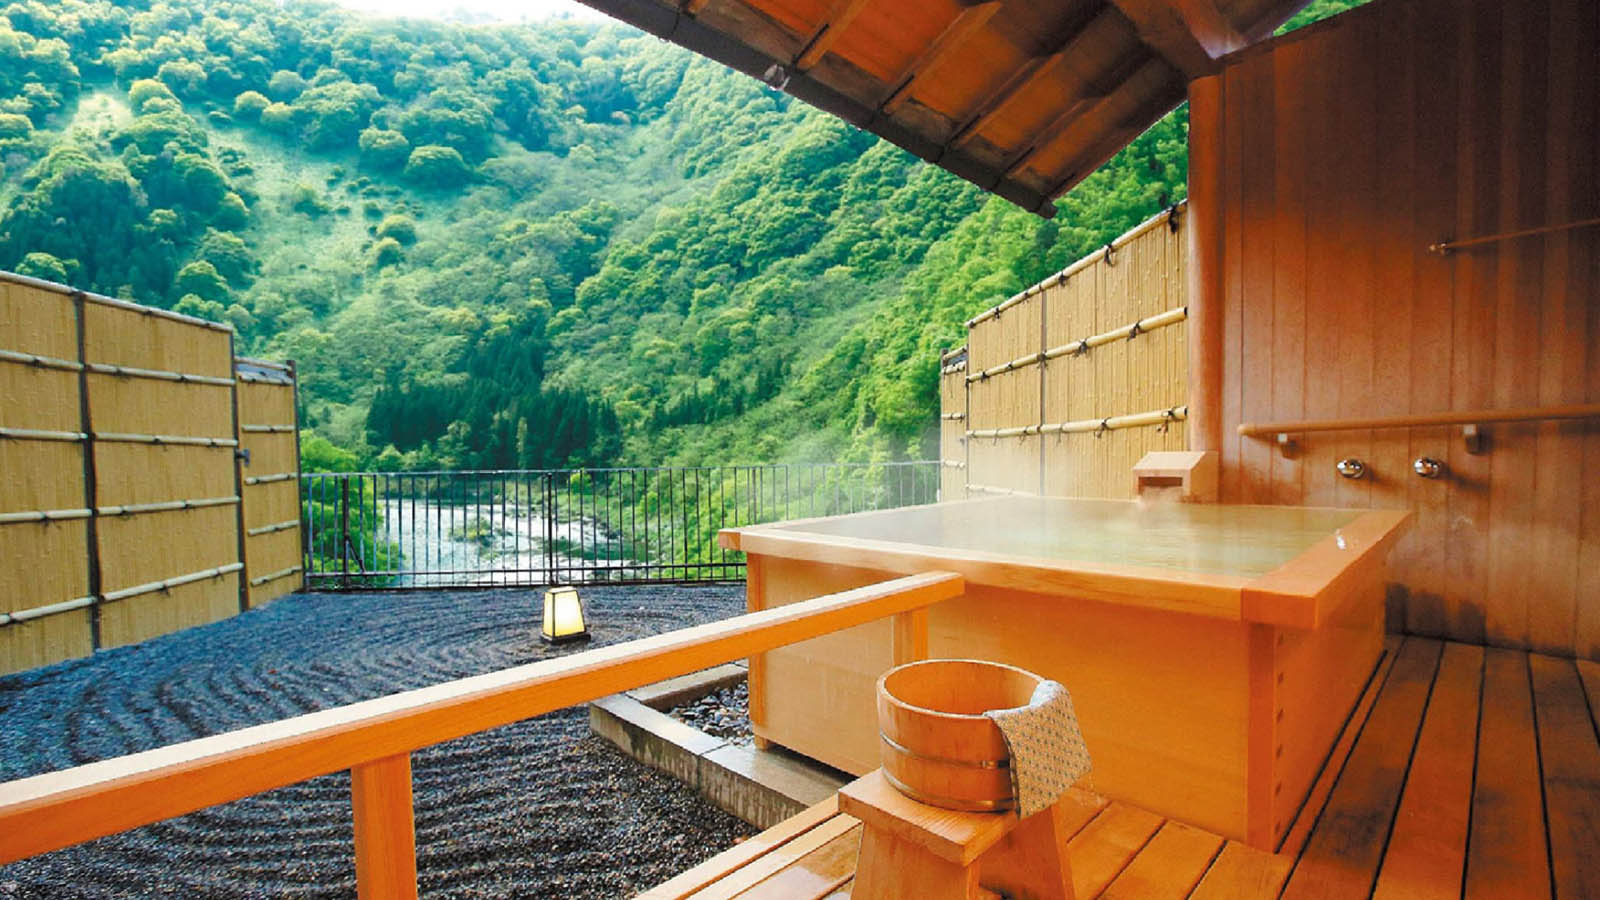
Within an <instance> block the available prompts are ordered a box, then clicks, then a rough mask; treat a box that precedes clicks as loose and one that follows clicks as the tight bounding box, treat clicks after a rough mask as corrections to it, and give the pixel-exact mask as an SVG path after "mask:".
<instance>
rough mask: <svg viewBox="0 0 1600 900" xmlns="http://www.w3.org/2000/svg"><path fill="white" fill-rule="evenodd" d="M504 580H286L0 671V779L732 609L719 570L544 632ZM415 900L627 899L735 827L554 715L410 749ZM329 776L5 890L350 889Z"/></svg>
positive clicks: (50, 862) (619, 599) (744, 830)
mask: <svg viewBox="0 0 1600 900" xmlns="http://www.w3.org/2000/svg"><path fill="white" fill-rule="evenodd" d="M536 597H537V594H536V593H535V592H533V591H524V590H492V591H456V592H449V591H430V592H426V593H389V594H382V593H371V594H343V595H334V594H305V595H296V596H291V597H285V598H283V599H280V600H278V601H276V602H274V603H272V604H269V605H268V606H266V607H263V608H262V609H258V610H252V611H251V612H248V613H245V614H243V615H241V616H238V617H235V618H232V619H228V620H226V621H222V622H217V623H215V624H212V625H207V626H204V627H202V628H194V629H190V630H188V631H184V632H180V633H177V634H172V635H168V636H166V637H162V638H157V639H155V640H152V641H148V642H146V643H144V644H140V645H137V646H134V647H126V648H120V649H116V650H111V651H105V652H102V653H99V654H96V655H95V656H94V657H92V658H89V659H85V660H77V661H71V662H66V663H60V664H57V665H54V666H49V667H46V668H42V669H35V670H33V671H31V672H26V673H22V674H19V675H13V676H6V677H0V723H3V727H0V780H10V779H13V778H20V777H24V776H27V775H33V774H37V773H40V772H47V771H51V770H55V769H61V768H66V767H69V766H73V765H79V764H82V763H86V762H92V761H94V760H98V759H104V758H107V757H111V756H117V755H121V754H124V753H131V752H134V751H138V750H146V749H149V748H152V747H158V746H161V745H164V744H169V743H173V742H175V741H182V740H187V739H189V738H195V737H202V736H204V735H209V734H216V733H218V732H222V731H229V730H232V729H235V728H241V727H244V726H247V725H255V724H258V723H261V722H268V721H272V720H274V719H280V718H283V717H286V716H293V715H298V714H300V713H306V712H312V711H314V710H319V709H325V708H327V707H330V706H336V705H339V704H343V703H350V702H352V701H356V700H363V699H367V698H370V697H377V696H381V695H384V694H389V693H393V692H395V691H398V690H404V689H408V688H415V687H422V686H424V685H429V684H433V683H436V682H439V681H444V680H446V679H450V678H460V677H463V676H467V675H475V674H479V673H482V672H489V671H493V670H496V669H502V668H505V667H507V666H512V665H518V664H521V663H526V662H531V661H534V660H538V659H542V658H545V657H547V656H551V655H558V654H565V653H574V652H579V651H581V650H583V649H584V647H585V646H600V645H604V644H609V643H616V642H618V641H623V640H628V639H631V638H636V637H643V636H645V635H649V634H655V633H659V632H662V631H668V630H671V629H673V628H680V627H683V626H687V625H693V624H697V623H700V622H706V621H710V620H712V619H718V618H724V617H727V616H731V615H736V614H738V613H740V612H743V610H744V602H743V599H742V590H741V589H740V588H739V587H737V586H712V587H659V586H639V587H608V588H588V589H585V590H584V599H585V604H586V606H587V609H588V612H589V619H590V624H591V630H592V632H593V634H594V641H593V642H592V643H590V644H587V645H584V644H578V645H565V646H559V647H549V646H547V645H545V644H544V643H542V642H541V641H539V640H538V638H537V637H536V636H535V635H534V632H533V628H534V625H535V619H534V616H535V613H534V602H535V599H536ZM412 765H413V773H414V775H413V778H414V784H415V791H416V827H417V857H418V859H417V863H418V878H419V881H420V886H421V890H422V894H423V896H424V897H563V898H601V897H626V896H630V895H631V894H633V893H635V892H637V891H638V890H641V889H643V888H646V887H649V886H651V885H653V884H655V883H657V882H660V881H662V880H665V879H666V878H668V877H670V876H672V875H673V874H675V873H677V872H679V871H681V870H683V869H686V868H688V867H689V866H692V865H694V864H695V863H697V862H699V861H701V860H702V859H705V858H706V857H708V856H710V855H712V854H713V853H715V852H717V851H718V850H720V849H722V848H723V847H726V846H728V845H730V844H732V843H734V842H735V841H736V840H738V839H739V838H741V837H743V836H746V835H749V834H751V833H753V829H751V828H750V827H749V826H748V825H746V824H744V823H743V822H741V821H739V820H738V819H735V818H733V817H732V816H729V815H727V814H726V813H723V812H721V811H720V810H717V809H716V808H714V807H712V806H710V805H708V804H706V803H705V802H703V801H701V800H699V799H698V798H697V797H696V796H695V795H694V793H693V792H692V791H689V790H686V789H684V788H683V787H682V786H681V785H680V784H679V783H678V782H677V781H675V780H673V779H672V778H671V777H669V776H667V775H664V774H661V773H659V772H656V771H654V770H651V769H648V768H646V767H644V766H643V765H640V764H639V763H636V762H634V761H633V760H631V759H629V758H627V757H625V756H624V755H623V754H621V753H620V752H618V751H617V750H616V749H614V748H613V747H612V746H611V745H610V744H608V743H606V742H605V741H603V740H600V739H598V738H595V737H592V736H590V734H589V729H588V719H587V713H586V711H585V710H584V709H583V708H581V707H580V708H576V709H568V710H562V711H560V712H556V713H552V714H550V715H547V716H542V717H540V718H537V719H532V720H529V721H526V722H520V723H517V724H514V725H509V726H506V727H504V728H499V729H496V730H494V731H491V732H486V733H483V734H478V735H471V736H468V737H465V738H462V739H460V740H457V741H452V742H450V743H448V744H442V745H439V746H436V747H430V748H427V749H425V750H422V751H420V752H418V753H416V754H415V755H414V757H413V760H412ZM349 792H350V779H349V776H348V774H346V773H341V774H337V775H328V776H324V777H321V778H317V779H313V780H312V781H308V782H304V783H302V784H298V785H291V786H289V787H285V788H281V789H279V790H275V791H271V792H269V793H266V794H262V795H259V796H256V797H250V798H246V799H244V800H240V801H238V802H235V803H230V804H227V805H225V806H220V807H215V808H213V809H209V810H203V811H201V812H197V813H194V814H192V815H188V816H184V817H182V818H179V819H174V820H171V821H168V822H163V823H159V824H156V825H151V826H147V827H144V828H139V829H136V830H134V831H130V832H126V833H124V834H120V835H113V836H111V837H107V838H102V839H100V840H96V841H92V842H90V843H87V844H83V845H80V846H78V847H73V848H69V849H66V850H61V851H58V852H55V853H50V854H46V855H44V856H40V857H35V858H33V859H29V860H23V861H21V862H18V863H13V864H12V865H10V866H5V867H0V900H10V898H13V897H18V898H24V897H74V898H75V897H83V898H110V897H150V896H179V897H229V898H231V897H350V896H354V893H355V869H354V863H353V858H352V839H351V826H350V793H349Z"/></svg>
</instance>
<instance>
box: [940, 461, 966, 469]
mask: <svg viewBox="0 0 1600 900" xmlns="http://www.w3.org/2000/svg"><path fill="white" fill-rule="evenodd" d="M939 462H940V464H942V465H943V466H944V467H945V468H946V469H965V468H966V467H967V464H966V463H964V462H962V461H961V460H959V459H941V460H939Z"/></svg>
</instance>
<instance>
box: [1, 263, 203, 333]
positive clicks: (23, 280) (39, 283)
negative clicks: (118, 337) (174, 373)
mask: <svg viewBox="0 0 1600 900" xmlns="http://www.w3.org/2000/svg"><path fill="white" fill-rule="evenodd" d="M0 281H6V282H10V283H12V284H20V285H23V286H25V287H31V288H37V289H39V290H41V291H49V292H50V293H52V294H61V295H63V296H66V297H82V298H83V299H85V300H87V301H89V302H90V303H95V304H98V305H100V306H112V307H116V308H117V309H126V310H128V311H130V312H136V313H138V314H139V315H141V316H152V317H154V318H157V319H171V320H172V321H174V322H183V323H185V324H187V325H198V326H200V327H201V328H209V329H211V330H212V331H225V332H228V333H230V334H231V333H233V326H232V325H224V324H223V323H221V322H212V321H209V320H207V319H197V318H195V317H194V316H186V315H184V314H182V313H175V312H172V311H171V310H165V309H156V308H155V307H153V306H140V305H139V304H137V303H130V302H128V301H127V300H118V299H116V298H115V297H107V296H105V295H104V294H95V293H90V292H89V291H80V290H78V289H77V288H74V287H70V286H68V285H65V284H57V283H56V282H54V281H45V280H44V279H43V278H32V277H29V276H27V275H18V274H17V273H15V272H4V271H0Z"/></svg>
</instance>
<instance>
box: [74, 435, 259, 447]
mask: <svg viewBox="0 0 1600 900" xmlns="http://www.w3.org/2000/svg"><path fill="white" fill-rule="evenodd" d="M94 439H95V440H97V441H105V442H107V443H112V444H176V445H182V446H185V447H237V446H239V442H238V441H237V440H234V439H233V438H214V437H188V436H186V435H181V434H124V433H121V432H115V431H96V432H95V433H94Z"/></svg>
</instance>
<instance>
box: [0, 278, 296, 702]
mask: <svg viewBox="0 0 1600 900" xmlns="http://www.w3.org/2000/svg"><path fill="white" fill-rule="evenodd" d="M233 366H234V363H233V355H232V334H231V331H230V330H229V329H228V328H227V327H226V326H220V325H214V324H211V323H203V322H200V321H198V320H191V319H187V318H185V317H177V316H172V315H170V314H163V313H160V312H159V311H156V310H149V309H146V308H143V307H137V306H133V305H131V304H125V303H120V302H117V301H109V300H105V299H104V298H96V297H94V296H92V295H85V294H81V293H78V292H74V291H72V290H71V289H70V288H65V287H62V286H59V285H50V284H47V283H44V282H36V281H33V280H31V279H22V278H19V277H17V276H11V275H3V276H0V473H3V474H4V477H3V478H0V673H6V672H14V671H20V670H23V669H29V668H33V667H36V666H41V665H46V664H48V663H52V662H57V661H59V660H63V659H70V658H73V657H76V656H83V655H87V654H88V653H91V652H92V651H93V650H95V649H100V648H110V647H116V646H121V645H124V644H130V643H136V642H138V641H142V640H146V639H148V638H150V637H154V636H156V635H160V634H165V633H167V632H170V631H175V630H178V629H181V628H186V627H189V626H192V625H198V624H203V623H205V622H211V621H215V620H217V619H220V618H225V617H227V616H230V615H233V614H234V613H237V612H238V611H239V610H240V608H241V606H242V598H243V597H244V594H243V593H242V592H241V586H242V584H243V579H244V578H245V577H246V576H245V571H244V566H243V565H242V563H243V562H244V561H243V560H242V559H241V557H240V549H241V546H242V542H241V531H240V528H241V519H243V518H245V517H246V512H247V511H248V512H250V513H251V514H252V515H255V516H260V515H270V514H275V513H278V512H282V510H280V509H277V508H275V507H271V506H270V504H266V503H263V504H260V506H261V508H260V509H257V510H246V509H244V508H242V507H241V499H240V481H239V478H240V475H239V472H238V470H237V469H236V466H235V460H234V448H235V445H236V443H238V441H239V439H240V434H239V432H238V431H237V430H236V425H237V424H238V423H237V422H236V418H235V400H234V391H235V387H236V385H237V382H236V381H235V380H234V378H233ZM287 383H288V386H287V387H281V386H273V390H275V391H276V392H277V393H276V394H275V395H273V396H272V397H271V400H272V401H273V403H274V404H275V405H274V408H272V409H270V410H267V411H265V412H264V413H263V414H267V415H277V416H279V417H280V418H283V417H286V418H285V421H287V422H288V423H290V424H292V423H293V422H294V418H293V410H294V407H293V402H292V396H293V386H292V381H288V382H287ZM283 395H287V396H288V397H289V398H291V399H290V400H289V402H288V404H287V412H284V410H283V409H282V408H281V407H283V406H284V403H283V402H282V396H283ZM248 402H249V401H247V403H248ZM250 438H251V439H252V440H260V439H267V438H272V439H277V440H278V443H279V444H280V445H282V444H283V441H282V438H287V439H288V441H287V445H286V446H287V450H286V452H287V458H286V459H285V458H284V454H285V447H284V446H277V447H274V448H265V447H264V448H263V451H262V452H263V454H264V455H266V456H267V457H268V460H269V463H270V464H272V465H275V466H278V467H279V468H280V469H284V468H286V469H287V470H289V471H294V470H296V469H297V468H298V466H297V459H298V453H297V451H296V449H295V445H294V434H293V432H292V431H290V432H289V433H287V434H285V435H277V434H273V435H265V434H262V435H254V434H252V435H250ZM86 454H87V455H88V458H86ZM283 484H284V485H285V486H286V487H287V488H288V489H289V490H290V491H293V492H297V491H298V476H297V473H296V477H295V478H294V479H293V480H287V481H285V482H283ZM247 499H248V498H247ZM277 499H278V500H281V499H282V498H277ZM276 505H277V506H284V505H285V504H284V503H282V502H278V503H277V504H276ZM282 518H283V519H284V520H287V519H291V518H292V519H295V520H296V521H295V523H294V528H293V529H292V530H291V529H289V528H284V529H282V533H283V536H279V535H277V534H274V535H273V537H274V538H276V539H277V541H278V542H279V543H284V544H286V545H287V546H288V552H289V554H290V555H291V556H292V561H291V562H289V563H285V564H284V566H297V565H298V561H299V541H298V533H299V527H298V518H299V506H298V501H297V499H295V498H294V497H291V498H290V499H289V500H288V501H287V512H286V513H285V514H284V515H283V516H282ZM285 538H286V540H285ZM273 547H274V548H275V549H277V545H276V544H274V545H273ZM278 555H279V556H281V555H282V554H281V553H279V554H278ZM280 568H281V567H280ZM285 581H286V583H288V584H289V585H290V586H291V587H293V586H295V585H297V584H298V582H297V581H295V580H293V579H286V580H285ZM279 592H280V593H281V592H282V591H279ZM270 596H275V594H273V595H270ZM263 599H265V597H263Z"/></svg>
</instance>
